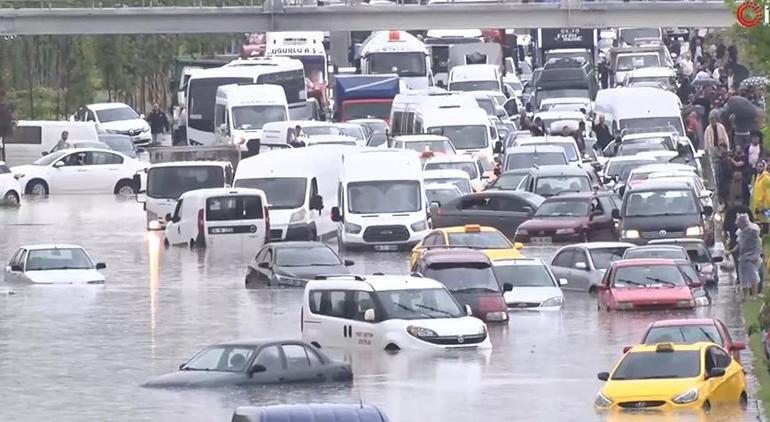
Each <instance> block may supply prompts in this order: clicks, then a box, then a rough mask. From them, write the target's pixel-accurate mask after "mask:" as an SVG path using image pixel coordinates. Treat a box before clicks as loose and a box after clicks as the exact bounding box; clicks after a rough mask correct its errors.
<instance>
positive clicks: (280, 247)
mask: <svg viewBox="0 0 770 422" xmlns="http://www.w3.org/2000/svg"><path fill="white" fill-rule="evenodd" d="M351 265H353V261H350V260H347V259H346V260H343V259H342V258H340V256H339V255H337V253H336V252H334V251H333V250H332V249H331V248H330V247H329V246H327V245H326V244H325V243H322V242H282V243H268V244H267V245H265V246H264V247H263V248H262V249H260V251H259V252H258V253H257V256H256V257H255V258H254V261H253V262H251V263H249V269H248V273H247V274H246V285H247V286H249V285H252V284H255V283H259V282H261V283H263V284H265V285H268V286H282V287H305V284H307V282H308V280H314V279H315V278H316V277H318V276H320V275H329V274H334V275H339V274H347V273H348V272H349V271H348V267H350V266H351Z"/></svg>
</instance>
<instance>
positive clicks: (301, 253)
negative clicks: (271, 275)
mask: <svg viewBox="0 0 770 422" xmlns="http://www.w3.org/2000/svg"><path fill="white" fill-rule="evenodd" d="M275 264H276V265H278V266H280V267H304V266H313V267H314V266H330V265H340V264H342V261H340V257H339V256H337V254H336V253H334V251H332V250H331V249H329V248H328V247H326V246H304V245H303V246H298V247H293V248H276V249H275Z"/></svg>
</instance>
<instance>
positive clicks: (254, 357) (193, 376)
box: [142, 340, 353, 388]
mask: <svg viewBox="0 0 770 422" xmlns="http://www.w3.org/2000/svg"><path fill="white" fill-rule="evenodd" d="M352 380H353V371H352V370H351V368H350V365H349V364H347V363H344V362H337V361H333V360H331V359H329V358H328V357H327V356H326V355H325V354H323V353H322V352H321V351H319V350H317V349H316V348H314V347H313V346H310V345H309V344H306V343H303V342H301V341H292V340H288V341H273V340H244V341H240V340H236V341H230V342H225V343H219V344H215V345H212V346H209V347H207V348H205V349H203V350H202V351H200V352H198V354H196V355H195V356H194V357H193V358H192V359H190V360H189V361H187V362H186V363H183V364H182V365H179V370H178V371H174V372H171V373H168V374H165V375H160V376H157V377H154V378H151V379H150V380H148V381H147V382H145V383H144V384H142V386H144V387H162V388H206V387H208V388H212V387H224V386H254V385H264V384H280V383H297V382H335V381H336V382H340V381H352Z"/></svg>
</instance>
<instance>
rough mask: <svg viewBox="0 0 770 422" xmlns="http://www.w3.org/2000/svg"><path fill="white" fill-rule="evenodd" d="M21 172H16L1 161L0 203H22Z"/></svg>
mask: <svg viewBox="0 0 770 422" xmlns="http://www.w3.org/2000/svg"><path fill="white" fill-rule="evenodd" d="M21 176H22V175H21V174H18V173H14V172H12V171H11V169H10V168H8V166H7V165H5V163H4V162H2V161H0V205H3V204H7V205H13V206H18V205H19V204H20V203H21V193H22V192H23V191H22V190H21V183H19V179H21Z"/></svg>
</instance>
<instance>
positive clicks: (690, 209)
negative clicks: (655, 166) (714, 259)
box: [613, 181, 714, 245]
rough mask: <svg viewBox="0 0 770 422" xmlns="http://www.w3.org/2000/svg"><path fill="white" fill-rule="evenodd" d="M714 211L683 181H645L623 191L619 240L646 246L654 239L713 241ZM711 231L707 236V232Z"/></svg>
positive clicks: (616, 213)
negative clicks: (702, 202)
mask: <svg viewBox="0 0 770 422" xmlns="http://www.w3.org/2000/svg"><path fill="white" fill-rule="evenodd" d="M713 212H714V210H713V209H712V208H711V207H709V206H705V207H704V206H702V205H701V201H700V199H699V198H698V195H696V194H695V191H694V190H693V189H692V188H691V187H690V186H689V185H688V184H686V183H684V182H666V181H662V182H658V181H646V182H643V183H641V184H639V185H636V186H634V187H633V188H632V189H630V190H628V191H626V193H625V195H624V197H623V204H622V206H621V209H620V210H619V212H616V211H614V210H613V217H614V218H615V219H617V220H619V226H618V228H619V231H620V240H621V241H625V242H631V243H635V244H637V245H643V244H646V243H647V242H648V241H650V240H653V239H666V238H683V237H687V238H696V239H704V240H706V243H707V244H708V239H713V222H712V221H711V218H712V214H713ZM709 232H710V233H709Z"/></svg>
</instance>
